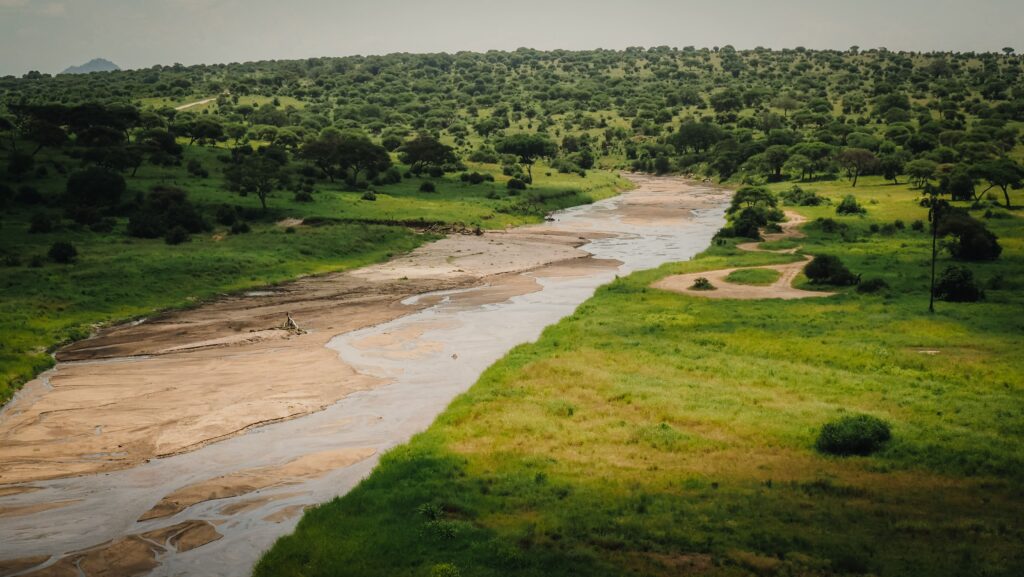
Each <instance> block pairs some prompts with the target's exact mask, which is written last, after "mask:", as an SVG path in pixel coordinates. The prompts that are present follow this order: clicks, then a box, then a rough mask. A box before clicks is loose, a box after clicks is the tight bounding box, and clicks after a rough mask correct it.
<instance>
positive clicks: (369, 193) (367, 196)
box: [359, 190, 377, 201]
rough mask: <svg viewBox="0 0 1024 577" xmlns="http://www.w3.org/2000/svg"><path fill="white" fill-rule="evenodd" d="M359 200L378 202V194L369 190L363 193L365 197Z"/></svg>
mask: <svg viewBox="0 0 1024 577" xmlns="http://www.w3.org/2000/svg"><path fill="white" fill-rule="evenodd" d="M359 198H361V199H363V200H370V201H373V200H377V193H375V192H373V191H372V190H367V191H366V192H364V193H363V196H361V197H359Z"/></svg>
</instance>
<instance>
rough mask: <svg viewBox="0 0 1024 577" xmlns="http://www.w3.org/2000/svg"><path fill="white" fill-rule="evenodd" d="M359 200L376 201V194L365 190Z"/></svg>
mask: <svg viewBox="0 0 1024 577" xmlns="http://www.w3.org/2000/svg"><path fill="white" fill-rule="evenodd" d="M420 188H423V187H420ZM359 198H361V199H363V200H371V201H372V200H377V193H376V192H373V191H372V190H367V191H366V192H364V193H363V196H361V197H359Z"/></svg>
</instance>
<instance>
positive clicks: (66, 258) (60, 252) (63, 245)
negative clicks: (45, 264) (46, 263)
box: [46, 240, 78, 264]
mask: <svg viewBox="0 0 1024 577" xmlns="http://www.w3.org/2000/svg"><path fill="white" fill-rule="evenodd" d="M46 255H47V256H49V257H50V260H52V261H53V262H57V263H61V264H70V263H73V262H75V260H76V259H77V258H78V249H76V248H75V245H73V244H71V243H70V242H65V241H62V240H59V241H57V242H55V243H53V244H52V245H50V250H49V252H47V253H46Z"/></svg>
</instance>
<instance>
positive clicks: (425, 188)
mask: <svg viewBox="0 0 1024 577" xmlns="http://www.w3.org/2000/svg"><path fill="white" fill-rule="evenodd" d="M420 192H437V187H436V186H434V183H433V182H430V181H429V180H427V181H424V182H422V183H420Z"/></svg>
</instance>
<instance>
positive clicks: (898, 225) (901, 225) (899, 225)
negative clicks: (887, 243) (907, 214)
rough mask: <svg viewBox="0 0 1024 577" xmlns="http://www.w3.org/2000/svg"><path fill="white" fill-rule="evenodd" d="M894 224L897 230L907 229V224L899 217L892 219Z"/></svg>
mask: <svg viewBox="0 0 1024 577" xmlns="http://www.w3.org/2000/svg"><path fill="white" fill-rule="evenodd" d="M892 225H893V227H895V228H896V230H905V229H906V228H907V225H906V224H904V222H903V221H902V220H900V219H898V218H897V219H896V220H894V221H892Z"/></svg>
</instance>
